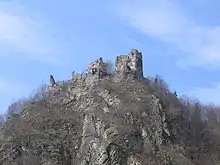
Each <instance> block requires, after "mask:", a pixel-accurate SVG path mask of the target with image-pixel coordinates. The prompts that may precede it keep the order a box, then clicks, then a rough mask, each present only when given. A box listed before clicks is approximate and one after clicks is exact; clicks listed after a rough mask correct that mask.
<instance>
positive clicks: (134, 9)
mask: <svg viewBox="0 0 220 165" xmlns="http://www.w3.org/2000/svg"><path fill="white" fill-rule="evenodd" d="M175 2H176V3H174V1H171V0H154V1H151V0H138V1H136V2H131V1H118V2H116V4H117V5H116V12H117V13H118V14H119V16H120V17H121V19H122V20H124V21H126V22H127V23H129V24H130V25H131V26H133V27H135V28H137V29H140V30H141V31H142V32H144V33H145V34H146V35H148V36H150V37H153V38H156V39H158V40H159V41H162V42H164V43H165V44H167V45H169V46H171V47H173V49H174V50H178V51H181V52H183V53H185V55H184V56H180V61H179V62H178V64H179V65H181V66H184V67H187V66H205V67H208V68H209V67H210V65H211V67H212V68H220V54H219V52H220V24H219V26H205V25H202V24H198V23H197V21H196V20H194V19H192V17H191V16H190V15H189V13H188V12H186V11H184V10H183V9H182V8H181V7H180V5H178V4H177V1H175ZM183 53H181V54H183ZM177 54H178V53H177Z"/></svg>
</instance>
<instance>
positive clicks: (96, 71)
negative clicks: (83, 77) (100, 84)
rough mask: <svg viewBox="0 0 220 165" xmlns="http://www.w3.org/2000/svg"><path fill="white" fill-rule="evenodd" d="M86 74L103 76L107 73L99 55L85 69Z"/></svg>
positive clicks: (105, 65)
mask: <svg viewBox="0 0 220 165" xmlns="http://www.w3.org/2000/svg"><path fill="white" fill-rule="evenodd" d="M86 73H87V75H93V76H96V77H97V78H103V77H105V76H106V75H107V64H106V63H104V62H103V60H102V58H101V57H100V58H99V59H98V60H96V61H94V62H92V63H91V64H90V65H89V66H88V69H87V72H86Z"/></svg>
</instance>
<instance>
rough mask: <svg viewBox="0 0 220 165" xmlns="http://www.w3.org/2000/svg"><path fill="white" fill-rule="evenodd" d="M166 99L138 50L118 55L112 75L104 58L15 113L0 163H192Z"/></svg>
mask: <svg viewBox="0 0 220 165" xmlns="http://www.w3.org/2000/svg"><path fill="white" fill-rule="evenodd" d="M166 95H170V97H172V98H173V99H175V100H178V99H177V98H176V96H175V95H173V94H171V93H169V94H167V93H166ZM164 104H165V101H163V100H160V99H159V98H158V97H157V96H156V95H154V94H153V93H152V92H151V91H150V90H149V83H148V81H147V79H145V78H144V77H143V69H142V55H141V53H139V52H138V51H137V50H132V52H131V54H129V55H127V56H120V57H118V58H117V60H116V66H115V72H114V73H113V74H109V73H107V66H106V65H105V64H104V62H103V61H102V59H99V60H97V61H95V62H93V63H91V65H89V67H88V71H87V74H86V76H82V75H74V76H73V78H72V80H68V81H64V82H62V83H57V84H56V85H54V83H53V84H52V85H51V86H50V87H49V91H48V92H47V93H46V94H45V96H44V97H43V98H42V99H41V100H39V101H35V102H29V103H27V104H26V105H25V106H24V107H23V109H22V111H21V113H20V114H18V115H14V116H13V117H11V118H10V119H8V121H7V122H6V123H5V125H4V126H3V128H2V129H1V132H0V136H1V137H0V164H2V165H6V164H13V163H14V164H19V163H20V164H42V165H43V164H44V165H55V164H57V165H148V164H149V165H158V164H161V165H167V164H169V165H171V164H184V165H190V164H193V162H192V160H190V158H189V157H188V156H187V154H186V153H185V149H184V146H183V145H181V144H180V143H179V144H177V143H174V141H173V137H174V131H175V129H174V128H171V125H170V122H168V120H169V121H170V117H169V116H168V115H169V114H168V112H167V111H166V110H165V107H164ZM173 106H179V104H178V101H177V105H173ZM179 108H181V107H180V106H179Z"/></svg>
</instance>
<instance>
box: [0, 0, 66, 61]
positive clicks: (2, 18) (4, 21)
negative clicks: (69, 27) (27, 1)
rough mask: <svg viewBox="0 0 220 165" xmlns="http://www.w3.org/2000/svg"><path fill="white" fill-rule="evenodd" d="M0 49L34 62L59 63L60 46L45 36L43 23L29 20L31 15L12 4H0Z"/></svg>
mask: <svg viewBox="0 0 220 165" xmlns="http://www.w3.org/2000/svg"><path fill="white" fill-rule="evenodd" d="M0 25H1V26H0V48H1V51H2V52H4V53H2V54H7V52H9V51H10V49H14V50H16V51H19V52H20V54H22V53H23V54H26V55H29V57H30V58H32V59H34V60H41V61H43V62H52V63H56V64H57V63H59V64H60V59H58V58H59V54H61V53H62V52H61V51H62V49H61V48H60V45H58V43H57V42H56V41H55V40H54V39H53V38H52V37H49V35H47V33H49V29H47V27H46V24H45V22H43V21H39V20H36V19H33V18H31V13H28V12H25V9H24V8H22V7H20V6H16V5H15V4H12V3H10V2H9V3H5V2H0Z"/></svg>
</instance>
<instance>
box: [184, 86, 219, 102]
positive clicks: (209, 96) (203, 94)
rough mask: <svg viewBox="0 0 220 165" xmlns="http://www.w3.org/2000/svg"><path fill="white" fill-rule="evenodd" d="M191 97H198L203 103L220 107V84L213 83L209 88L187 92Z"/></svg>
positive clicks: (193, 89)
mask: <svg viewBox="0 0 220 165" xmlns="http://www.w3.org/2000/svg"><path fill="white" fill-rule="evenodd" d="M187 95H188V96H190V97H194V98H195V97H196V98H198V99H199V100H200V101H202V102H203V103H208V104H209V103H210V104H216V105H220V84H219V83H213V84H212V85H211V86H209V87H194V88H192V89H191V90H190V91H188V92H187Z"/></svg>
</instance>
